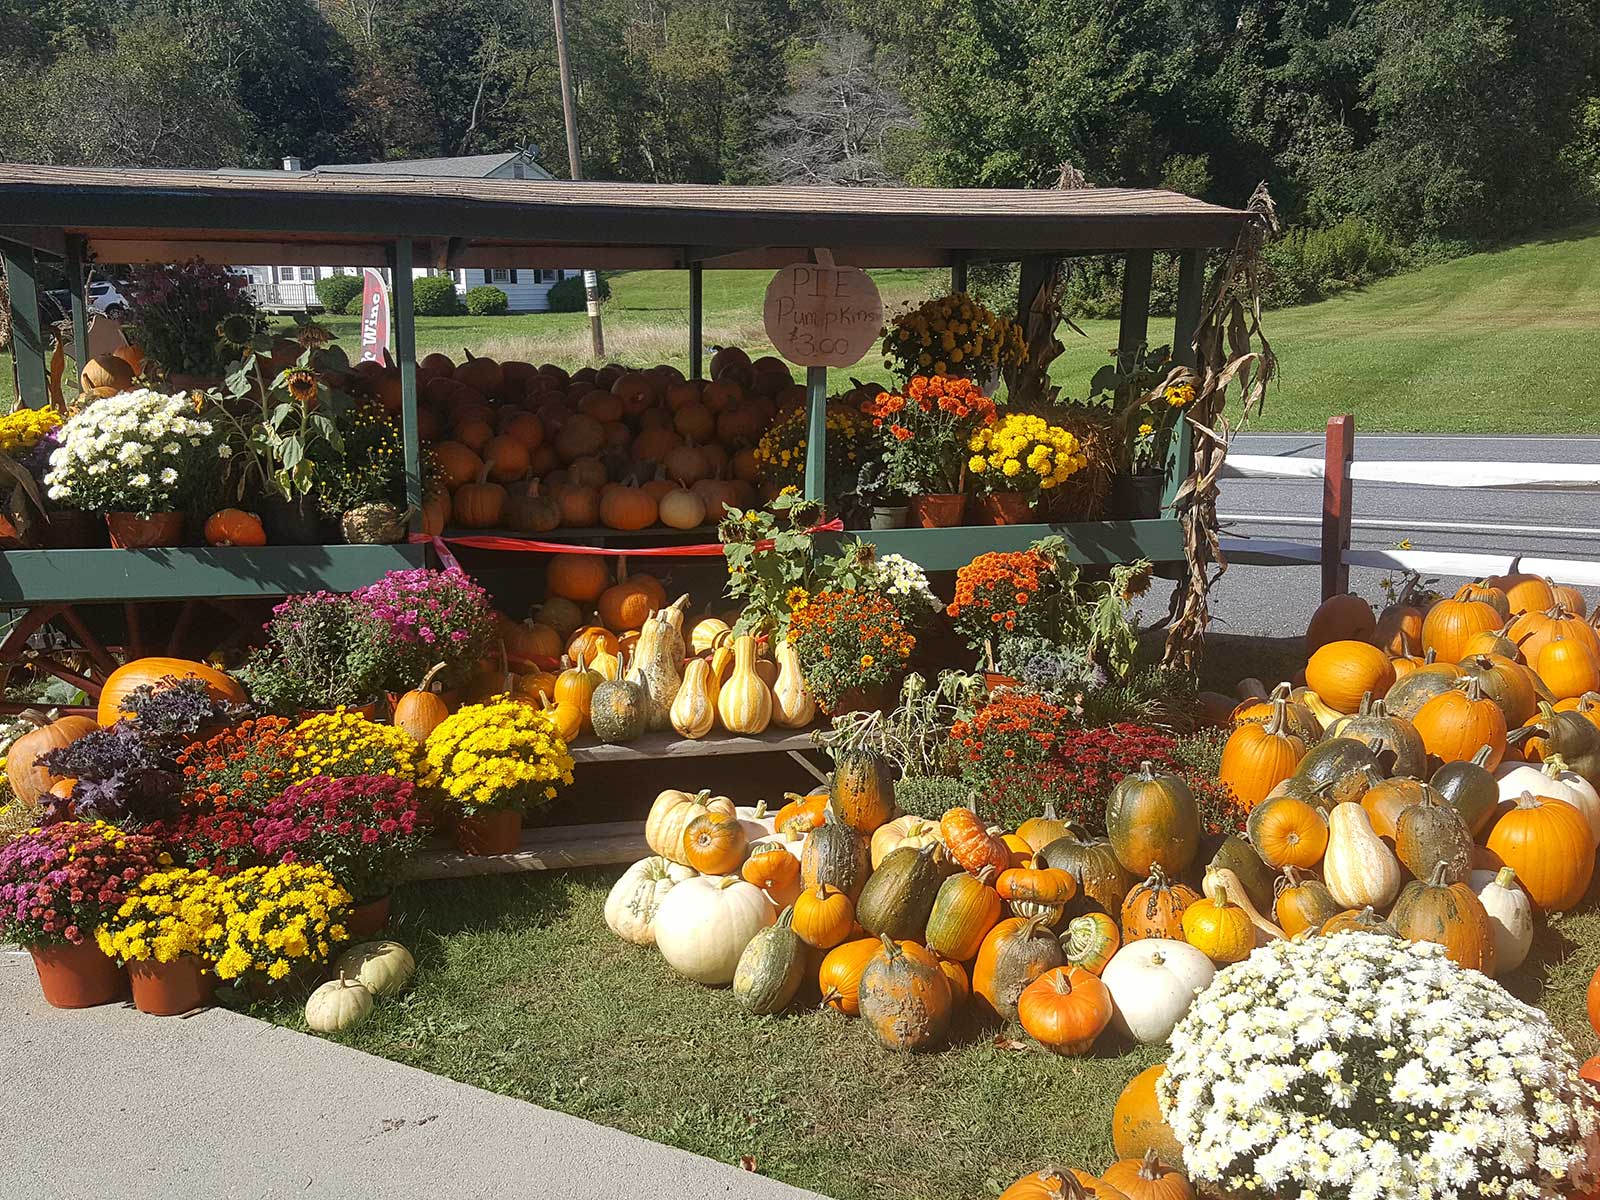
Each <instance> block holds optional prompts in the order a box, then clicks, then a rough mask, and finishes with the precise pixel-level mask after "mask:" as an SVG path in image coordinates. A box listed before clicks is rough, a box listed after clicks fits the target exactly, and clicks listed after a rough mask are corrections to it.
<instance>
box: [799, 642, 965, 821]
mask: <svg viewBox="0 0 1600 1200" xmlns="http://www.w3.org/2000/svg"><path fill="white" fill-rule="evenodd" d="M982 691H983V681H982V680H981V679H979V678H978V677H977V676H975V675H969V674H967V673H966V672H965V671H941V672H940V673H939V677H938V679H936V680H935V681H934V683H933V686H932V687H929V686H928V682H927V680H925V679H924V678H923V677H922V676H921V675H918V674H916V673H915V672H913V673H912V674H910V675H907V676H906V679H905V682H904V683H903V684H901V686H900V698H899V702H898V703H897V704H896V705H895V707H894V708H893V710H891V711H890V712H889V713H887V714H885V713H883V712H881V711H874V712H853V713H843V714H841V715H839V716H837V717H835V718H834V719H833V728H832V729H830V730H826V731H819V732H818V733H817V734H815V735H814V737H815V740H816V742H817V744H818V745H819V746H821V747H822V748H823V749H824V750H826V751H827V752H828V753H829V754H830V755H832V756H833V757H835V758H837V757H838V756H839V755H840V754H843V753H845V752H846V751H854V750H859V749H870V750H876V751H877V752H878V753H880V754H882V755H884V756H885V757H886V758H889V759H891V760H892V761H894V762H895V763H896V764H898V765H899V767H900V769H901V770H902V771H903V772H904V773H905V774H906V775H907V776H938V775H948V774H951V773H953V772H954V771H955V770H956V769H957V767H958V764H957V763H956V761H955V758H954V757H953V755H952V753H951V743H950V730H951V728H952V727H953V726H954V725H955V723H956V722H957V721H960V720H963V719H966V718H968V717H970V716H971V715H972V713H973V712H974V711H975V709H976V708H977V706H978V703H979V702H980V700H981V699H982ZM898 795H899V792H898V788H897V790H896V796H898ZM901 807H902V808H904V807H905V805H904V804H902V805H901ZM908 811H913V810H909V809H908ZM940 811H941V812H942V811H943V809H941V810H940Z"/></svg>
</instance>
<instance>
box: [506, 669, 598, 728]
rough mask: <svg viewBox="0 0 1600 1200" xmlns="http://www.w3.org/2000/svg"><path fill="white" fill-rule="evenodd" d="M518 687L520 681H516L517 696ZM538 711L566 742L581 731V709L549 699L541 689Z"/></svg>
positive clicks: (548, 695)
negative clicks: (548, 720)
mask: <svg viewBox="0 0 1600 1200" xmlns="http://www.w3.org/2000/svg"><path fill="white" fill-rule="evenodd" d="M524 678H528V677H527V676H525V677H524ZM520 688H521V681H518V689H519V690H518V693H517V694H518V695H519V696H520V695H521V694H522V693H521V691H520ZM539 711H540V712H542V713H544V715H545V716H546V717H548V718H549V719H550V724H551V725H552V726H553V727H554V728H555V731H556V732H557V733H558V734H560V735H561V740H562V741H564V742H567V743H568V744H571V743H572V742H574V741H576V740H577V739H578V735H579V734H581V733H582V732H583V720H584V717H583V713H582V711H580V710H579V709H578V708H577V707H575V706H574V705H571V704H557V703H556V702H555V701H554V700H552V699H550V693H549V692H547V691H544V690H542V689H541V690H540V691H539Z"/></svg>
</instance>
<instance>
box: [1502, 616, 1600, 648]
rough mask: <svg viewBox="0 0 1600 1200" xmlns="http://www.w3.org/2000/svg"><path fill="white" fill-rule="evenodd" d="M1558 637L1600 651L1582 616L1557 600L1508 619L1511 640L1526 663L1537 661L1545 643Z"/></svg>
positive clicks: (1597, 638)
mask: <svg viewBox="0 0 1600 1200" xmlns="http://www.w3.org/2000/svg"><path fill="white" fill-rule="evenodd" d="M1558 637H1562V638H1570V639H1572V640H1573V641H1576V642H1579V643H1581V644H1582V645H1584V646H1587V647H1588V648H1589V651H1590V652H1591V653H1594V654H1600V636H1597V635H1596V633H1595V631H1594V629H1593V628H1592V627H1591V626H1590V625H1589V623H1588V622H1586V621H1585V620H1584V619H1583V618H1582V617H1580V616H1577V615H1576V614H1575V613H1573V612H1571V611H1569V610H1568V609H1566V608H1563V607H1562V606H1561V605H1559V604H1555V603H1552V604H1550V606H1549V607H1547V608H1542V609H1533V610H1530V611H1528V612H1525V613H1523V614H1522V615H1521V616H1520V617H1518V618H1517V619H1516V620H1515V621H1513V622H1512V623H1511V640H1512V641H1514V642H1516V643H1517V647H1518V648H1519V649H1520V650H1521V651H1522V657H1523V659H1524V660H1525V661H1527V662H1530V663H1537V662H1538V661H1539V655H1540V654H1541V653H1542V652H1543V651H1544V648H1545V646H1547V645H1548V644H1549V643H1550V642H1552V641H1554V640H1555V639H1556V638H1558Z"/></svg>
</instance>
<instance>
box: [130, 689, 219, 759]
mask: <svg viewBox="0 0 1600 1200" xmlns="http://www.w3.org/2000/svg"><path fill="white" fill-rule="evenodd" d="M122 711H123V712H125V713H127V714H128V715H129V718H130V719H131V720H132V721H133V722H134V723H135V724H136V725H137V726H138V727H139V730H140V732H141V733H143V734H145V735H146V736H147V737H151V738H154V739H157V740H160V741H163V742H165V741H170V740H172V739H176V741H177V746H178V747H179V748H181V747H182V746H184V745H185V744H187V743H189V742H191V741H193V740H194V739H195V738H197V737H203V736H205V735H206V734H208V733H210V732H212V731H214V730H217V729H220V728H221V727H222V726H224V725H235V724H237V723H238V722H240V721H242V720H244V719H245V718H246V717H248V716H249V715H250V706H249V705H248V704H235V703H234V702H233V701H231V700H218V699H217V698H216V697H215V696H213V695H212V694H211V689H210V688H209V687H207V686H206V683H205V680H203V679H193V678H189V679H177V678H174V677H173V676H171V675H169V676H167V677H166V678H165V679H162V680H161V681H160V682H158V683H146V684H142V685H141V686H139V687H136V688H134V689H133V691H131V692H129V693H128V694H127V696H126V697H125V698H124V699H123V701H122ZM174 753H176V752H174Z"/></svg>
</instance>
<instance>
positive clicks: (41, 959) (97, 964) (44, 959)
mask: <svg viewBox="0 0 1600 1200" xmlns="http://www.w3.org/2000/svg"><path fill="white" fill-rule="evenodd" d="M28 953H30V954H31V955H33V969H34V970H35V971H37V972H38V973H39V990H40V991H42V992H43V993H44V998H45V1002H46V1003H47V1004H49V1005H51V1006H52V1007H54V1008H93V1007H95V1005H97V1004H110V1003H111V1002H112V1001H114V1000H120V999H122V998H123V997H124V996H126V995H127V994H128V976H127V973H126V972H125V971H124V970H123V969H122V968H121V967H119V966H117V964H116V963H115V962H113V961H112V960H111V959H109V958H107V957H106V956H105V955H104V954H102V953H101V952H100V947H99V946H97V945H95V943H94V942H93V941H92V940H91V941H87V942H83V943H82V944H80V945H77V946H74V945H72V944H71V943H70V942H64V943H62V944H61V945H57V946H29V947H28Z"/></svg>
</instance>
